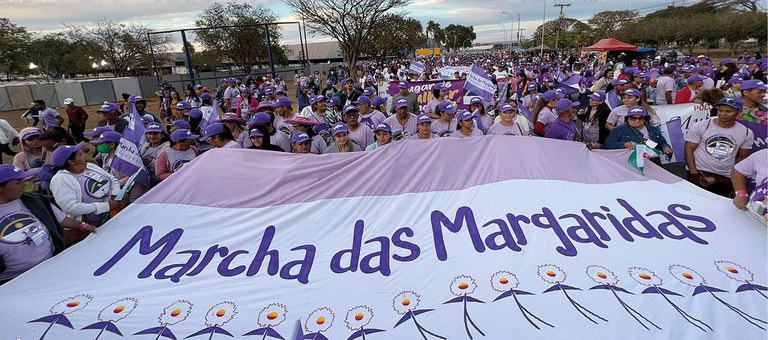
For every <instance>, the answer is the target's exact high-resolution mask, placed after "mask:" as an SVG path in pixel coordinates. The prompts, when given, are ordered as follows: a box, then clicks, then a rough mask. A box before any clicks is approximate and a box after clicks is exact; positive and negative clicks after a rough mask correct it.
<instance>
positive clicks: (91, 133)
mask: <svg viewBox="0 0 768 340" xmlns="http://www.w3.org/2000/svg"><path fill="white" fill-rule="evenodd" d="M107 131H112V129H110V128H108V127H106V126H97V127H95V128H94V129H93V130H91V131H88V132H86V133H84V134H83V135H85V136H88V137H96V136H98V135H101V134H102V133H104V132H107Z"/></svg>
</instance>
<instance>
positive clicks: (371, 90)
mask: <svg viewBox="0 0 768 340" xmlns="http://www.w3.org/2000/svg"><path fill="white" fill-rule="evenodd" d="M374 93H376V89H374V88H373V87H366V88H365V89H364V90H363V96H366V97H368V96H371V95H373V94H374Z"/></svg>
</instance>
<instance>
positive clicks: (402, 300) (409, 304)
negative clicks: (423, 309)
mask: <svg viewBox="0 0 768 340" xmlns="http://www.w3.org/2000/svg"><path fill="white" fill-rule="evenodd" d="M420 301H421V295H419V294H416V292H413V291H410V290H406V291H402V292H400V293H399V294H397V295H396V296H395V298H394V299H393V300H392V307H394V308H395V311H396V312H397V314H400V315H402V314H405V313H408V311H411V310H414V309H416V307H418V306H419V302H420Z"/></svg>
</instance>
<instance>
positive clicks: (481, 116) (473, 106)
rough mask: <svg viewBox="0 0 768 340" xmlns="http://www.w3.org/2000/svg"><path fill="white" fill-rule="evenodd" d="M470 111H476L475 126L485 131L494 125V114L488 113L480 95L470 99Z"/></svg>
mask: <svg viewBox="0 0 768 340" xmlns="http://www.w3.org/2000/svg"><path fill="white" fill-rule="evenodd" d="M469 111H472V112H475V126H476V127H477V129H478V130H480V131H482V132H483V133H486V132H488V128H490V127H491V125H493V116H491V115H490V114H488V112H487V111H486V108H485V104H483V100H482V99H481V98H480V97H474V98H472V99H471V100H470V101H469Z"/></svg>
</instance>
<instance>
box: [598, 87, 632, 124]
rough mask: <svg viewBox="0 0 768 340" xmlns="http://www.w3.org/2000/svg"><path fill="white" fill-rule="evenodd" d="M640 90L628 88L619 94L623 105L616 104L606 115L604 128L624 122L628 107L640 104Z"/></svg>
mask: <svg viewBox="0 0 768 340" xmlns="http://www.w3.org/2000/svg"><path fill="white" fill-rule="evenodd" d="M640 97H641V96H640V91H639V90H637V89H628V90H626V91H624V93H623V94H622V95H621V101H622V103H624V105H621V106H617V107H616V108H614V109H613V110H611V113H610V114H609V115H608V120H607V121H606V123H605V128H606V129H608V131H610V130H611V129H613V128H614V127H617V126H619V125H622V124H624V121H625V119H624V117H626V115H627V112H628V111H629V108H630V107H633V106H637V105H640V104H639V103H640Z"/></svg>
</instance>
